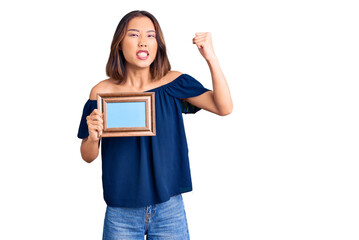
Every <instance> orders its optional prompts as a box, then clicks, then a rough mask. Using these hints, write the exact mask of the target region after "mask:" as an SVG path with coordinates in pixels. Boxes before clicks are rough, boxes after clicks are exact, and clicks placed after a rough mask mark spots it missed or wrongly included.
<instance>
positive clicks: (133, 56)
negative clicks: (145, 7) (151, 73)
mask: <svg viewBox="0 0 359 240" xmlns="http://www.w3.org/2000/svg"><path fill="white" fill-rule="evenodd" d="M120 49H121V50H122V52H123V55H124V57H125V59H126V62H127V63H126V64H130V65H135V66H137V67H149V66H150V65H151V63H152V62H153V61H154V60H155V58H156V54H157V41H156V32H155V27H154V25H153V23H152V21H151V20H150V19H149V18H148V17H135V18H133V19H131V20H130V21H129V23H128V26H127V29H126V33H125V37H124V39H123V40H122V42H121V45H120ZM140 50H145V51H147V52H148V53H147V54H144V53H142V54H140V55H139V54H138V51H140Z"/></svg>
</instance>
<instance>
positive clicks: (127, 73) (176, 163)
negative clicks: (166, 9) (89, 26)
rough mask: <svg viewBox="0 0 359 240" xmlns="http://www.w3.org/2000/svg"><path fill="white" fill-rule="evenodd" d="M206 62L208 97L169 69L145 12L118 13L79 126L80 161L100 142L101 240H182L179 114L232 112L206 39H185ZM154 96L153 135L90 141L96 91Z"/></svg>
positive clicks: (183, 155) (185, 180)
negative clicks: (103, 72)
mask: <svg viewBox="0 0 359 240" xmlns="http://www.w3.org/2000/svg"><path fill="white" fill-rule="evenodd" d="M193 44H196V45H197V47H198V49H199V52H200V53H201V55H202V56H203V57H204V58H205V60H206V61H207V63H208V65H209V68H210V71H211V74H212V82H213V91H211V90H209V89H207V88H205V87H203V85H202V84H201V83H200V82H198V81H197V80H196V79H194V78H193V77H192V76H190V75H188V74H184V73H181V72H178V71H171V70H170V69H171V65H170V63H169V60H168V58H167V54H166V45H165V42H164V37H163V34H162V30H161V28H160V25H159V23H158V22H157V20H156V18H155V17H154V16H153V15H152V14H150V13H149V12H146V11H132V12H130V13H128V14H126V15H125V16H124V17H123V18H122V20H121V21H120V23H119V24H118V26H117V29H116V32H115V34H114V37H113V41H112V45H111V53H110V57H109V60H108V63H107V66H106V73H107V75H108V76H109V78H108V79H106V80H103V81H101V82H99V83H98V84H97V85H96V86H94V87H93V88H92V90H91V93H90V98H89V100H87V102H86V104H85V106H84V109H83V114H82V118H81V122H80V127H79V131H78V137H79V138H81V139H83V140H82V143H81V155H82V158H83V159H84V160H85V161H86V162H88V163H90V162H92V161H93V160H94V159H96V158H97V156H98V154H99V145H100V141H102V147H101V157H102V183H103V194H104V200H105V202H106V204H107V208H106V213H105V220H104V229H103V239H126V240H129V239H144V236H145V235H147V239H181V240H183V239H189V233H188V226H187V220H186V213H185V209H184V204H183V199H182V195H181V194H182V193H185V192H189V191H191V190H192V182H191V175H190V168H189V159H188V147H187V141H186V135H185V131H184V125H183V119H182V113H186V114H187V113H196V112H197V111H199V110H200V109H205V110H207V111H210V112H212V113H215V114H218V115H221V116H225V115H227V114H229V113H231V112H232V108H233V106H232V99H231V96H230V92H229V88H228V85H227V82H226V79H225V77H224V75H223V73H222V71H221V69H220V67H219V63H218V59H217V57H216V55H215V53H214V50H213V46H212V41H211V35H210V33H196V37H194V38H193ZM112 92H154V93H155V97H156V101H155V109H156V115H155V116H156V136H141V137H108V138H101V139H99V138H98V135H97V134H98V131H101V130H102V129H103V120H102V118H103V113H101V112H99V111H98V109H97V101H96V100H97V98H96V94H97V93H112Z"/></svg>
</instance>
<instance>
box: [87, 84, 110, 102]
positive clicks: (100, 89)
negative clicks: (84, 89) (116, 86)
mask: <svg viewBox="0 0 359 240" xmlns="http://www.w3.org/2000/svg"><path fill="white" fill-rule="evenodd" d="M109 88H110V84H109V79H105V80H102V81H100V82H99V83H97V84H96V85H95V86H94V87H93V88H92V89H91V92H90V100H97V93H104V92H109V91H110V89H109Z"/></svg>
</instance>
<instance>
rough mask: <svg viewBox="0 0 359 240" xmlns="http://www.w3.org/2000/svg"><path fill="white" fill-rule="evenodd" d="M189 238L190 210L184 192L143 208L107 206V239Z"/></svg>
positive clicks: (104, 235)
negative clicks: (188, 213)
mask: <svg viewBox="0 0 359 240" xmlns="http://www.w3.org/2000/svg"><path fill="white" fill-rule="evenodd" d="M145 235H147V237H146V239H147V240H166V239H171V240H187V239H189V232H188V225H187V219H186V212H185V209H184V203H183V199H182V195H181V194H179V195H175V196H173V197H171V198H170V200H168V201H167V202H163V203H160V204H154V205H149V206H147V207H141V208H118V207H110V206H107V208H106V214H105V222H104V228H103V239H104V240H114V239H116V240H117V239H121V240H122V239H123V240H140V239H141V240H143V239H144V236H145Z"/></svg>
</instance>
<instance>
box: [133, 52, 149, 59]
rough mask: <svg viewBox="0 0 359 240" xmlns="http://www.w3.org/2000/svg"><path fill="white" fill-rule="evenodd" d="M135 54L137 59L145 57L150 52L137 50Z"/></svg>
mask: <svg viewBox="0 0 359 240" xmlns="http://www.w3.org/2000/svg"><path fill="white" fill-rule="evenodd" d="M136 55H137V57H138V58H139V59H147V58H148V56H149V55H150V54H149V53H148V52H147V51H138V52H137V54H136Z"/></svg>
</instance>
